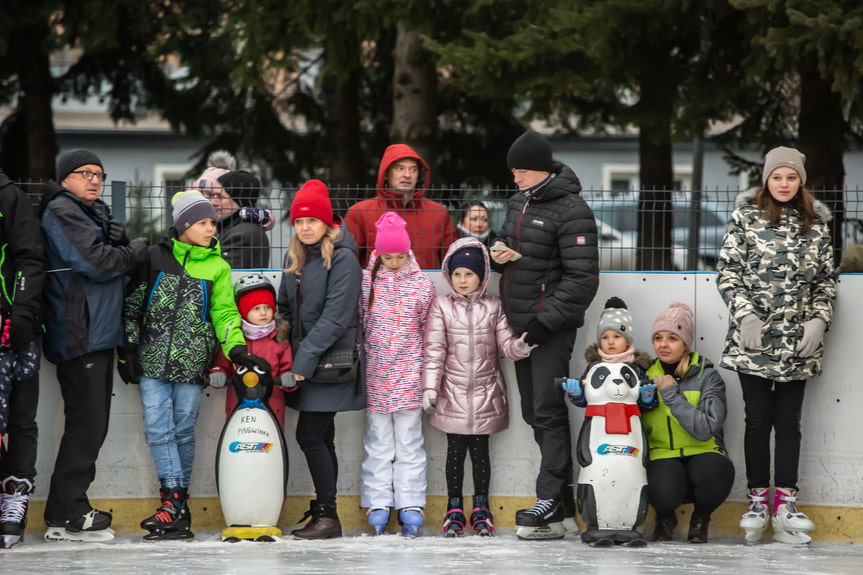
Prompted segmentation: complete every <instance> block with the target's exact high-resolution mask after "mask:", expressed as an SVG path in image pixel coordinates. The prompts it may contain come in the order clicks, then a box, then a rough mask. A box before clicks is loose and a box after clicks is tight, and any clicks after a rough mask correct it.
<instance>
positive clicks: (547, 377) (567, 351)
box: [515, 329, 577, 499]
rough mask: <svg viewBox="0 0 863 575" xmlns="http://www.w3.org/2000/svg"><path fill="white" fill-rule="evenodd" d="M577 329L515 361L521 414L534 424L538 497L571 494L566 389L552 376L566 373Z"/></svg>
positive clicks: (552, 337) (563, 333)
mask: <svg viewBox="0 0 863 575" xmlns="http://www.w3.org/2000/svg"><path fill="white" fill-rule="evenodd" d="M576 331H577V330H574V329H573V330H570V331H565V332H558V333H555V334H552V336H551V338H550V339H549V340H548V341H546V342H544V343H542V344H541V345H540V346H539V347H537V348H536V349H534V350H533V351H532V352H531V354H530V357H528V358H527V359H522V360H519V361H516V362H515V373H516V377H517V379H518V391H519V394H520V395H521V416H522V418H523V419H524V421H525V423H527V424H528V425H530V426H531V427H532V428H533V439H534V441H535V442H536V444H537V445H538V446H539V451H540V458H541V459H540V464H539V475H538V476H537V478H536V496H537V498H539V499H560V498H562V497H565V498H569V497H571V495H569V494H571V493H572V488H571V486H570V483H571V481H572V435H571V434H570V430H569V409H568V408H567V405H566V401H565V400H564V394H565V392H564V391H563V389H562V388H561V387H560V386H559V385H554V378H556V377H567V375H568V374H569V360H570V357H571V356H572V346H573V345H574V344H575V335H576Z"/></svg>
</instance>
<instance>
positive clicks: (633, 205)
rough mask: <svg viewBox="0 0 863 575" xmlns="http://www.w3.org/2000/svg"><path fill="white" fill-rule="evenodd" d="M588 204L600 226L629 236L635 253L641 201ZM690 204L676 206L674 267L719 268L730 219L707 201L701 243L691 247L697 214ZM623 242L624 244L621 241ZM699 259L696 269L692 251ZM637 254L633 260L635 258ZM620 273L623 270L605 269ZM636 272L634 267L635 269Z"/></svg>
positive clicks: (673, 215)
mask: <svg viewBox="0 0 863 575" xmlns="http://www.w3.org/2000/svg"><path fill="white" fill-rule="evenodd" d="M588 204H589V205H590V207H591V209H593V214H594V216H595V217H596V220H597V222H603V223H605V224H607V225H609V226H610V227H611V228H613V229H614V230H616V231H618V232H619V233H620V234H622V235H623V236H628V239H627V241H626V243H627V244H629V245H631V246H633V247H632V251H633V252H634V251H635V246H637V244H638V241H637V238H638V200H637V199H636V198H633V197H622V198H605V197H601V198H588ZM690 205H691V204H690V203H689V202H682V201H674V202H672V212H671V219H672V230H671V239H672V242H673V250H674V253H673V257H674V267H675V269H677V270H689V269H697V270H707V269H714V268H715V267H716V261H717V260H718V259H719V248H720V247H721V245H722V238H723V237H724V236H725V230H726V227H727V221H728V216H726V215H725V213H724V210H722V206H721V205H720V204H719V202H715V201H706V202H702V204H701V221H700V222H699V224H700V225H699V234H698V237H697V243H695V242H693V243H692V244H691V245H690V243H689V225H690V220H691V218H692V215H693V210H692V209H691V207H690ZM618 241H622V240H620V239H619V240H618ZM696 249H697V254H698V257H697V258H696V261H695V265H690V264H689V262H687V254H688V253H689V251H690V250H696ZM634 257H635V256H634V254H633V258H634ZM603 269H619V268H613V267H612V268H603ZM631 269H634V266H633V268H631Z"/></svg>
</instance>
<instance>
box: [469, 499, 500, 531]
mask: <svg viewBox="0 0 863 575" xmlns="http://www.w3.org/2000/svg"><path fill="white" fill-rule="evenodd" d="M492 519H494V515H493V514H492V512H491V511H490V510H489V508H488V495H475V496H474V498H473V512H471V514H470V530H471V531H473V533H474V535H480V536H482V537H488V536H489V535H494V524H493V523H492Z"/></svg>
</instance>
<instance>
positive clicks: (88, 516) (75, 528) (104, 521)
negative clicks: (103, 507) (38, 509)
mask: <svg viewBox="0 0 863 575" xmlns="http://www.w3.org/2000/svg"><path fill="white" fill-rule="evenodd" d="M111 519H112V517H111V514H110V513H108V512H107V511H99V510H98V509H91V510H90V511H88V512H87V513H85V514H84V515H82V516H80V517H76V518H75V519H70V520H69V521H66V522H65V523H61V524H49V525H48V531H46V532H45V539H46V540H48V541H84V542H90V543H94V542H100V541H110V540H111V539H113V538H114V530H113V529H111Z"/></svg>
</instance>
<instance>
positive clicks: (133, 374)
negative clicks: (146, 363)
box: [117, 345, 144, 385]
mask: <svg viewBox="0 0 863 575" xmlns="http://www.w3.org/2000/svg"><path fill="white" fill-rule="evenodd" d="M117 372H118V373H119V374H120V379H122V380H123V382H124V383H125V384H126V385H128V384H130V383H131V384H134V385H138V384H139V383H141V376H142V375H144V370H143V369H141V361H140V360H139V359H138V346H137V345H127V346H123V347H118V348H117Z"/></svg>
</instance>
